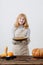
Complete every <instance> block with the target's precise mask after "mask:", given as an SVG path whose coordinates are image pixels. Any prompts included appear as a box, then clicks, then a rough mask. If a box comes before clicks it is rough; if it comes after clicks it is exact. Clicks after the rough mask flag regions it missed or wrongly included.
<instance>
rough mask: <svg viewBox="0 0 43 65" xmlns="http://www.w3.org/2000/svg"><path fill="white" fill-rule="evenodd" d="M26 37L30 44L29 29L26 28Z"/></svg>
mask: <svg viewBox="0 0 43 65" xmlns="http://www.w3.org/2000/svg"><path fill="white" fill-rule="evenodd" d="M26 37H27V38H28V41H29V42H30V28H28V30H27V36H26Z"/></svg>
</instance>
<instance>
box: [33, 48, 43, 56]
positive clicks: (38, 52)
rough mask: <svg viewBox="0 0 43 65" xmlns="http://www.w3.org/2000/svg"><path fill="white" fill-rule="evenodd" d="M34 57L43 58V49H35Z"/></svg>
mask: <svg viewBox="0 0 43 65" xmlns="http://www.w3.org/2000/svg"><path fill="white" fill-rule="evenodd" d="M32 56H33V57H43V48H35V49H33V50H32Z"/></svg>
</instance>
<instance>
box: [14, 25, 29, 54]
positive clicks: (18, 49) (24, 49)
mask: <svg viewBox="0 0 43 65" xmlns="http://www.w3.org/2000/svg"><path fill="white" fill-rule="evenodd" d="M14 37H27V38H28V39H30V29H29V28H27V29H25V28H24V27H23V26H19V27H18V28H16V27H14ZM13 43H20V44H18V45H15V44H13V52H14V54H15V55H29V49H28V45H27V44H28V43H29V40H28V41H21V42H20V41H13Z"/></svg>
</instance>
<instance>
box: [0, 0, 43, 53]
mask: <svg viewBox="0 0 43 65" xmlns="http://www.w3.org/2000/svg"><path fill="white" fill-rule="evenodd" d="M19 13H25V14H26V15H27V19H28V23H29V25H30V30H31V35H30V38H31V42H30V44H29V52H30V54H31V52H32V49H33V48H37V47H38V48H41V47H42V48H43V0H0V53H2V52H3V51H4V48H5V47H6V46H8V47H9V51H12V37H13V32H12V31H13V30H12V29H13V23H14V22H15V20H16V17H17V15H18V14H19Z"/></svg>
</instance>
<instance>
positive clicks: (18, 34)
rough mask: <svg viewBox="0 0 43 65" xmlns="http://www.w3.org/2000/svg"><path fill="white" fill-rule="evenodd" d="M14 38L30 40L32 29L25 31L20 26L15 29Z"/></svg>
mask: <svg viewBox="0 0 43 65" xmlns="http://www.w3.org/2000/svg"><path fill="white" fill-rule="evenodd" d="M14 37H27V38H30V29H29V28H27V29H25V28H24V27H23V26H19V27H18V28H16V27H14Z"/></svg>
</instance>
